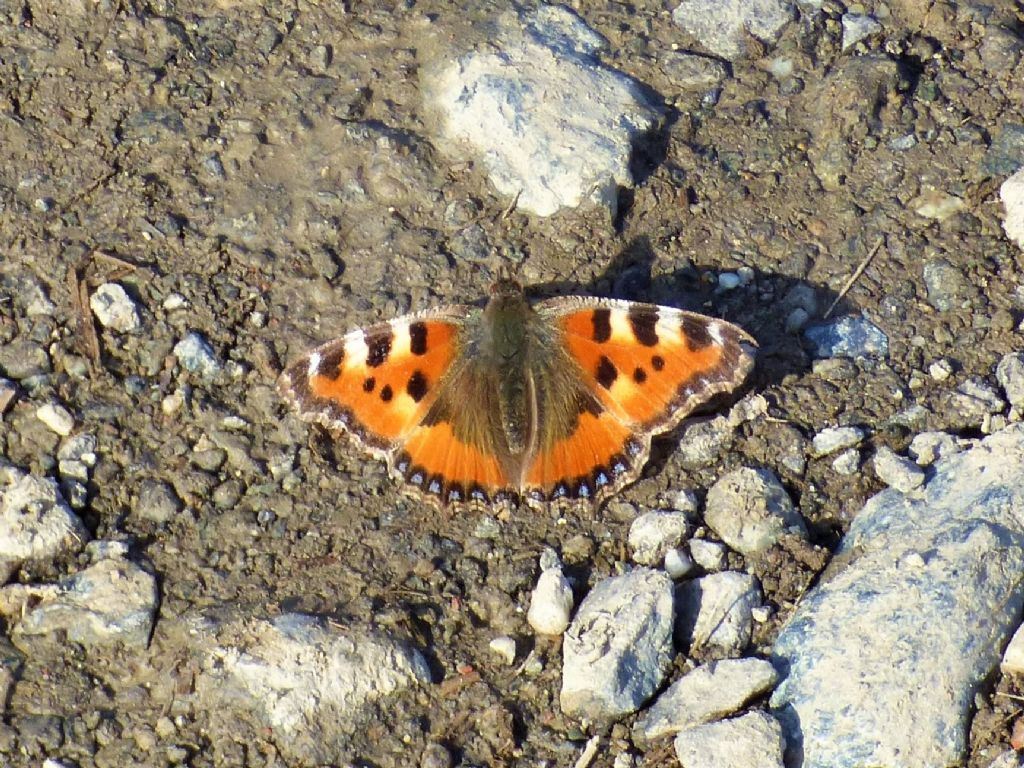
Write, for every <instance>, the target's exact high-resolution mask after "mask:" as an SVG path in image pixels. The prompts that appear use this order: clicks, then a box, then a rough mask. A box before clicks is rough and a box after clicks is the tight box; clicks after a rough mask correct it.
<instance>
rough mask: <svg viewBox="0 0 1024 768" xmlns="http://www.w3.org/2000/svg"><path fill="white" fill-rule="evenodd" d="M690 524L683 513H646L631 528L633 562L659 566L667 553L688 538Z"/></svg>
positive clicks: (629, 539) (662, 511)
mask: <svg viewBox="0 0 1024 768" xmlns="http://www.w3.org/2000/svg"><path fill="white" fill-rule="evenodd" d="M688 527H689V522H688V519H687V517H686V515H685V514H684V513H682V512H670V511H667V510H656V511H653V512H645V513H644V514H642V515H640V516H639V517H637V518H636V519H635V520H634V521H633V524H632V525H630V526H629V536H628V541H629V547H630V549H632V550H633V562H636V563H639V564H640V565H657V564H658V563H660V562H662V560H663V558H664V557H665V553H666V552H668V550H669V549H671V548H673V547H675V546H676V545H677V544H679V542H681V541H682V540H683V539H684V538H686V532H687V528H688Z"/></svg>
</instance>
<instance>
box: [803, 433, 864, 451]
mask: <svg viewBox="0 0 1024 768" xmlns="http://www.w3.org/2000/svg"><path fill="white" fill-rule="evenodd" d="M866 436H867V433H866V432H865V431H864V430H863V429H861V428H860V427H828V428H827V429H823V430H821V431H820V432H818V434H816V435H815V436H814V439H813V440H812V441H811V446H812V447H813V448H814V456H815V457H816V458H820V457H822V456H828V455H829V454H832V453H836V452H837V451H843V450H846V449H847V448H853V447H854V446H857V445H860V444H861V443H862V442H863V441H864V438H865V437H866Z"/></svg>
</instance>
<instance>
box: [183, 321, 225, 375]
mask: <svg viewBox="0 0 1024 768" xmlns="http://www.w3.org/2000/svg"><path fill="white" fill-rule="evenodd" d="M174 355H175V357H177V358H178V362H180V363H181V364H182V365H183V366H184V367H185V368H186V369H188V370H190V371H192V372H193V373H198V374H199V375H200V376H204V377H211V376H215V375H216V374H217V373H219V372H220V369H221V364H220V361H219V360H218V359H217V355H216V354H215V353H214V351H213V347H211V346H210V342H208V341H207V340H206V339H205V338H204V337H203V335H202V334H201V333H197V332H196V331H189V333H188V334H187V335H186V336H185V338H183V339H182V340H181V341H179V342H178V343H177V344H175V345H174Z"/></svg>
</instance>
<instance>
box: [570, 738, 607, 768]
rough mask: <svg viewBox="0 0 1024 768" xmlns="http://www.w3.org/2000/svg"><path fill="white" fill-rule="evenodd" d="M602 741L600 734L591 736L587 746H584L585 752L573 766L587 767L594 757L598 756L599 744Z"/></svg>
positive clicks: (577, 767)
mask: <svg viewBox="0 0 1024 768" xmlns="http://www.w3.org/2000/svg"><path fill="white" fill-rule="evenodd" d="M600 743H601V737H600V736H591V737H590V740H589V741H588V742H587V746H585V747H584V748H583V754H581V755H580V759H579V760H577V761H576V764H575V765H574V766H573V768H587V766H588V765H590V763H591V762H593V760H594V758H595V757H597V745H598V744H600Z"/></svg>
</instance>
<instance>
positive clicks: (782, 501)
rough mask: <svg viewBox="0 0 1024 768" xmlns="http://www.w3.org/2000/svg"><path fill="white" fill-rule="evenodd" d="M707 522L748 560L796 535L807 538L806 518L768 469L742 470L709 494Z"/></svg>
mask: <svg viewBox="0 0 1024 768" xmlns="http://www.w3.org/2000/svg"><path fill="white" fill-rule="evenodd" d="M704 521H705V522H706V523H707V524H708V525H709V526H710V527H711V528H712V529H713V530H714V531H715V533H717V534H718V535H719V537H720V538H721V539H722V541H724V542H725V543H726V544H728V545H729V546H730V547H732V548H733V549H735V550H736V551H737V552H740V553H742V554H743V555H747V556H751V557H753V556H756V555H759V554H760V553H762V552H764V551H765V550H767V549H769V548H770V547H772V546H774V545H775V544H776V543H777V542H778V541H779V539H780V538H781V537H782V536H783V535H785V534H787V533H792V534H796V535H798V536H801V537H804V538H806V536H807V529H806V527H805V526H804V521H803V518H802V517H801V516H800V513H799V512H798V511H797V510H796V508H795V507H794V506H793V502H792V500H791V499H790V498H789V494H788V493H786V489H785V488H783V486H782V483H780V482H779V479H778V478H777V477H776V476H775V475H774V474H773V473H772V472H771V470H768V469H754V468H750V467H741V468H740V469H736V470H734V471H732V472H729V473H728V474H726V475H723V476H722V477H721V478H719V479H718V480H717V481H716V482H715V484H714V485H712V486H711V488H710V489H709V490H708V495H707V498H706V499H705V502H704Z"/></svg>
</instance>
